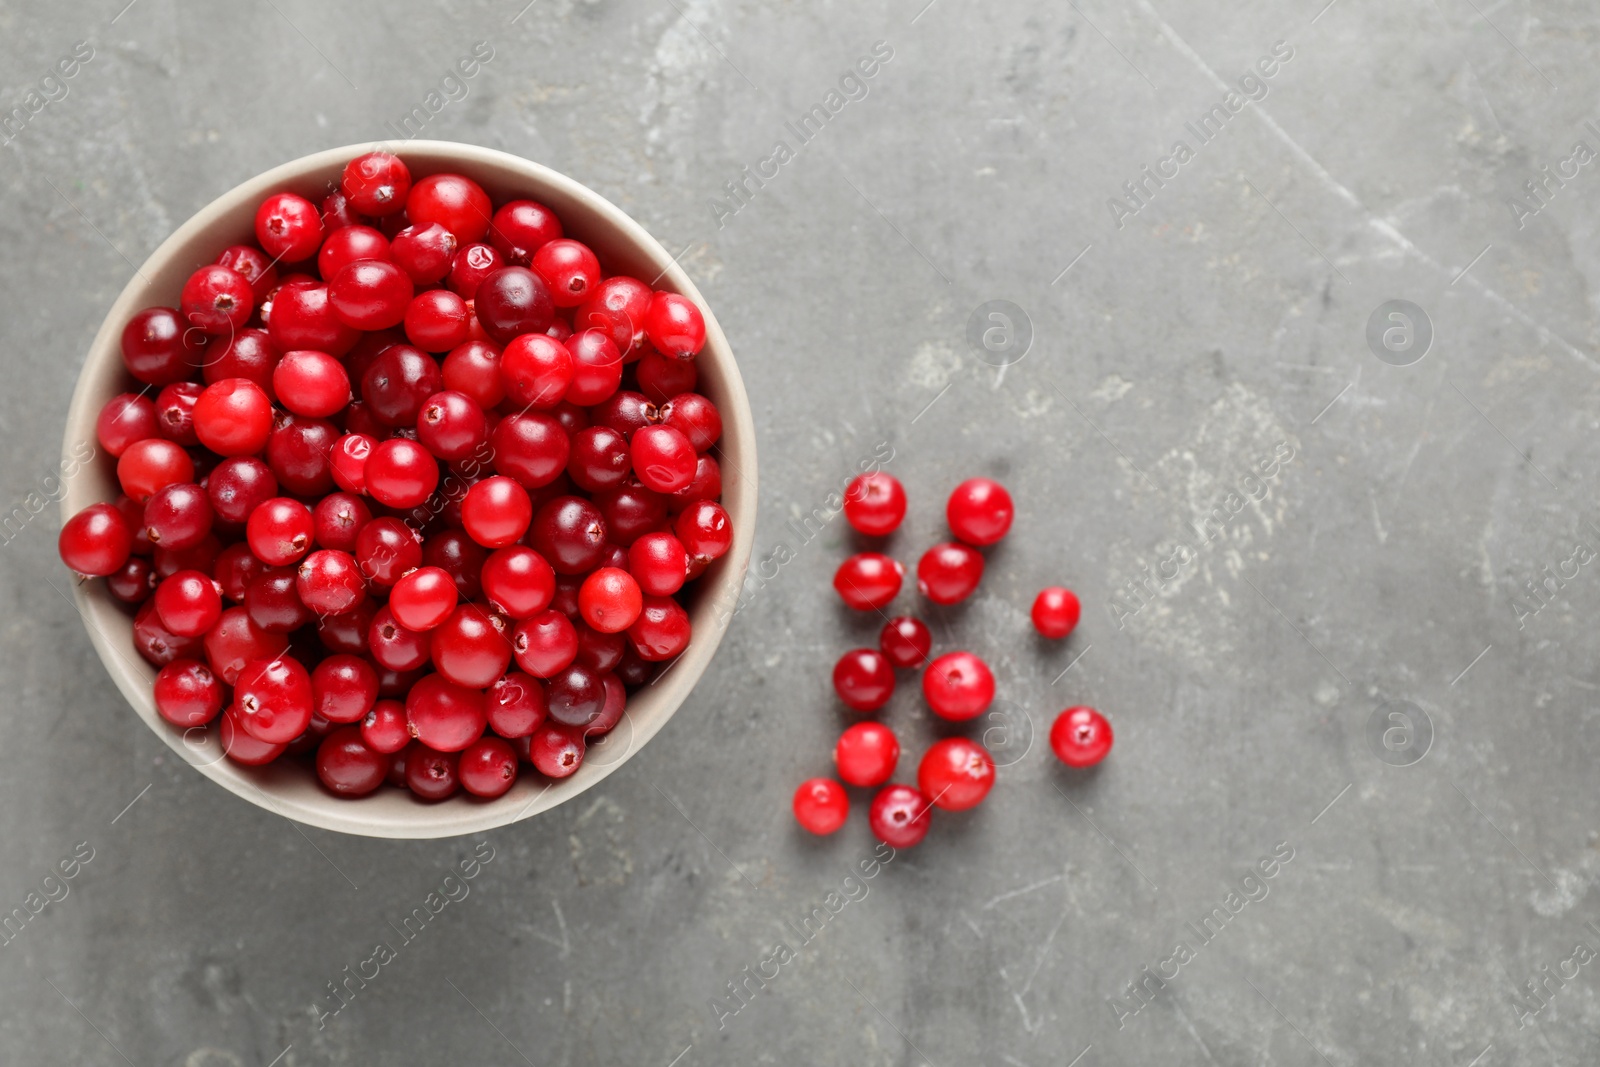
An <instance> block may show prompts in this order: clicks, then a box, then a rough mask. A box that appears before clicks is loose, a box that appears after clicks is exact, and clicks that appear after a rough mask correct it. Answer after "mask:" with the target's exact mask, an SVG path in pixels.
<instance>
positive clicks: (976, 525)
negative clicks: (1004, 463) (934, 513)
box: [945, 478, 1015, 547]
mask: <svg viewBox="0 0 1600 1067" xmlns="http://www.w3.org/2000/svg"><path fill="white" fill-rule="evenodd" d="M1014 514H1015V509H1014V508H1013V507H1012V505H1011V494H1010V493H1008V492H1006V487H1005V486H1003V485H1001V484H1000V483H999V482H997V481H994V480H993V479H990V478H969V479H967V480H966V481H964V482H962V483H961V484H960V485H958V486H956V488H955V491H954V492H952V493H951V494H950V501H949V503H948V504H946V505H945V518H946V520H947V521H948V522H949V523H950V530H951V532H952V533H954V534H955V535H956V536H957V537H959V538H960V539H961V540H963V541H965V542H966V543H967V544H969V545H978V546H979V547H982V546H984V545H992V544H994V543H995V542H996V541H998V540H1000V539H1001V538H1002V537H1004V536H1005V535H1006V531H1007V530H1010V529H1011V519H1012V516H1013V515H1014Z"/></svg>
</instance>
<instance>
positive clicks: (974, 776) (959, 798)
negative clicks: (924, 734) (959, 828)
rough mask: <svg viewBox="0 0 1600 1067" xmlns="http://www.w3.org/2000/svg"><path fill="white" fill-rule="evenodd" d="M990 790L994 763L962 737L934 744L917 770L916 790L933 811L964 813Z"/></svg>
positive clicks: (985, 753)
mask: <svg viewBox="0 0 1600 1067" xmlns="http://www.w3.org/2000/svg"><path fill="white" fill-rule="evenodd" d="M993 787H994V759H993V758H992V757H991V756H990V755H989V752H988V750H987V749H985V748H984V747H983V746H982V745H980V744H978V743H977V742H975V741H969V740H968V739H967V738H965V737H947V738H945V739H944V740H943V741H936V742H934V744H933V745H932V746H931V747H930V748H929V749H928V751H927V752H926V753H924V755H923V757H922V762H921V763H920V764H918V766H917V788H918V789H920V790H921V791H922V795H923V796H925V797H927V798H928V801H929V802H930V803H931V804H933V805H934V806H935V807H939V808H943V809H944V810H945V811H966V810H967V809H968V808H974V807H977V806H978V805H979V804H980V803H982V802H983V798H984V797H986V796H988V795H989V790H990V789H991V788H993Z"/></svg>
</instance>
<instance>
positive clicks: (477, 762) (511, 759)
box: [458, 737, 517, 800]
mask: <svg viewBox="0 0 1600 1067" xmlns="http://www.w3.org/2000/svg"><path fill="white" fill-rule="evenodd" d="M458 773H459V774H460V776H461V788H462V789H465V790H466V791H467V792H469V793H471V794H472V795H473V796H475V797H483V798H484V799H486V800H487V799H493V798H494V797H498V796H504V795H505V794H506V792H507V791H509V790H510V789H511V787H512V786H513V785H515V784H516V781H517V753H516V750H515V749H513V748H512V747H511V746H510V745H509V744H507V743H506V742H505V741H503V740H501V739H500V738H498V737H481V738H479V739H478V740H476V741H474V742H473V743H472V744H470V745H468V746H467V747H466V748H465V749H464V750H463V751H462V753H461V761H460V764H459V768H458Z"/></svg>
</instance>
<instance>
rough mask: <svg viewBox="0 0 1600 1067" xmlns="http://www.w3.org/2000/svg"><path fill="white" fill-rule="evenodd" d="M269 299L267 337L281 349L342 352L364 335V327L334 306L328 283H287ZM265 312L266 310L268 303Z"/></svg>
mask: <svg viewBox="0 0 1600 1067" xmlns="http://www.w3.org/2000/svg"><path fill="white" fill-rule="evenodd" d="M269 299H270V300H271V302H272V307H271V317H270V318H268V319H267V337H268V339H269V340H271V342H272V345H273V347H274V348H276V349H277V350H278V351H280V352H292V351H294V350H295V349H298V348H309V349H312V350H314V351H317V352H326V353H328V354H329V355H330V356H342V355H344V354H345V353H346V352H348V351H350V350H351V349H352V348H354V347H355V344H356V342H357V341H359V340H360V339H361V331H360V330H358V329H356V328H355V327H354V326H350V325H348V324H347V323H345V321H344V320H343V319H341V318H340V317H339V313H338V312H337V311H335V310H334V307H333V302H332V301H331V300H330V299H329V293H328V286H326V285H313V284H309V283H302V284H297V285H288V284H285V285H282V286H279V287H278V290H277V292H276V293H275V294H273V295H272V296H271V297H269ZM262 312H263V314H265V313H266V312H267V308H266V307H265V306H263V308H262Z"/></svg>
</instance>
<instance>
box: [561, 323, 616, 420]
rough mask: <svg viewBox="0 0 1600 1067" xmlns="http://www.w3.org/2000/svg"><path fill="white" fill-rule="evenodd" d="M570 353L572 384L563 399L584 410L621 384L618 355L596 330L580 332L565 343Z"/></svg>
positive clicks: (609, 342) (613, 345)
mask: <svg viewBox="0 0 1600 1067" xmlns="http://www.w3.org/2000/svg"><path fill="white" fill-rule="evenodd" d="M566 349H567V351H568V352H570V353H572V367H573V373H572V382H571V384H570V385H568V386H567V391H566V398H567V400H569V401H571V402H572V403H574V404H581V405H583V406H585V407H587V406H589V405H593V404H598V403H600V402H601V401H602V400H604V399H606V398H607V397H609V396H611V395H612V394H613V393H615V392H616V391H617V387H618V386H619V385H621V384H622V353H620V352H618V351H617V346H616V345H615V344H613V343H612V341H611V338H610V337H608V336H607V335H606V334H605V333H603V332H602V331H600V330H584V331H582V332H581V333H575V334H573V335H572V336H571V337H569V338H567V340H566Z"/></svg>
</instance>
